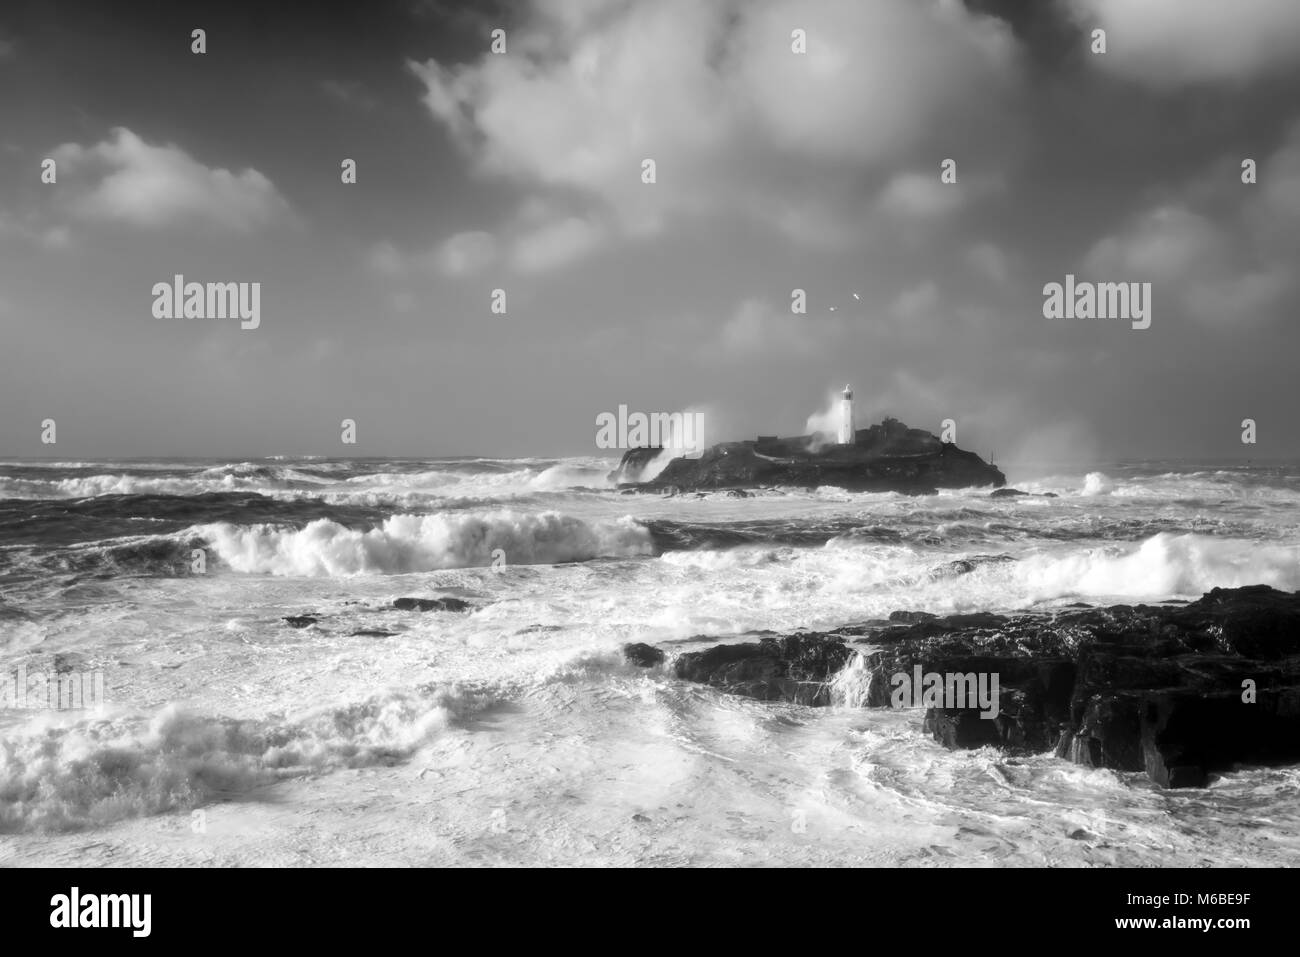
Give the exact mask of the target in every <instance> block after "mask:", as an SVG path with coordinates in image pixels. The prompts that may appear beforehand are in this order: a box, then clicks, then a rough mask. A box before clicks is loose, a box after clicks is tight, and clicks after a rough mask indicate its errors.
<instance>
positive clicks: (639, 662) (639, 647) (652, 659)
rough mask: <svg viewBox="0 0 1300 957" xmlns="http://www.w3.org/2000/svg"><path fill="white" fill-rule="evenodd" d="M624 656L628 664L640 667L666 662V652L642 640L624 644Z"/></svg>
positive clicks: (651, 666) (649, 666) (650, 666)
mask: <svg viewBox="0 0 1300 957" xmlns="http://www.w3.org/2000/svg"><path fill="white" fill-rule="evenodd" d="M623 657H624V658H625V659H626V660H627V663H628V664H630V665H636V666H637V667H638V668H653V667H654V666H655V665H661V664H663V662H664V653H663V652H662V651H661V650H660V649H658V648H656V647H655V646H654V645H647V644H643V643H641V642H636V643H634V644H627V645H624V646H623Z"/></svg>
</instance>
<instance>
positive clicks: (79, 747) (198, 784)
mask: <svg viewBox="0 0 1300 957" xmlns="http://www.w3.org/2000/svg"><path fill="white" fill-rule="evenodd" d="M497 700H498V698H497V697H496V695H495V694H493V693H490V692H488V691H484V690H479V689H474V688H465V687H459V686H455V685H452V686H430V687H426V688H421V689H417V690H415V691H409V692H398V691H390V692H386V693H383V694H380V695H376V696H374V697H372V698H369V699H367V700H364V701H361V702H358V703H355V704H350V705H346V706H343V707H332V708H321V709H318V710H315V711H312V712H308V713H305V714H303V715H300V716H297V717H294V718H289V719H270V720H263V721H256V720H236V719H233V718H223V717H210V716H205V715H201V714H196V713H191V712H188V711H186V710H184V709H183V708H181V707H179V706H177V705H175V704H173V705H168V706H167V707H165V708H163V709H162V710H161V711H159V712H158V713H157V714H156V715H154V716H153V718H152V719H148V720H146V719H143V718H139V717H114V718H104V719H82V720H80V721H77V722H76V723H73V724H59V723H57V721H55V720H52V719H37V720H36V721H34V722H32V723H31V725H29V726H28V727H26V728H24V729H23V730H22V731H19V732H10V733H8V734H6V736H5V738H4V739H3V741H0V831H4V832H11V833H12V832H15V831H24V830H68V829H74V828H78V827H85V826H90V825H99V824H104V823H106V822H109V821H114V820H120V819H122V818H127V817H138V816H142V815H149V814H157V813H161V812H164V811H168V810H173V809H176V808H186V807H194V806H197V805H200V804H203V803H206V802H208V801H210V800H213V799H214V798H217V797H222V796H229V795H231V794H236V793H240V792H245V791H248V790H250V789H252V788H254V787H257V786H260V785H264V784H270V783H274V782H275V781H278V780H281V779H284V778H286V777H293V776H297V775H301V774H305V773H309V772H315V771H325V770H332V769H338V768H358V767H368V766H373V765H383V764H392V763H395V762H397V761H401V760H404V759H405V758H407V757H409V756H410V755H411V754H412V753H413V752H414V751H415V750H416V749H417V748H419V747H420V746H421V745H422V744H424V743H426V742H427V741H429V740H430V739H431V738H432V737H434V736H435V735H437V734H438V733H439V732H441V731H443V730H444V729H445V728H447V726H448V725H449V724H451V723H452V722H454V721H455V720H456V719H457V718H459V717H463V716H465V715H466V714H468V713H472V712H474V711H478V710H481V709H482V708H484V707H487V706H490V705H491V704H493V703H495V702H496V701H497Z"/></svg>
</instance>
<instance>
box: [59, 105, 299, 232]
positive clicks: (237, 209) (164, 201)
mask: <svg viewBox="0 0 1300 957" xmlns="http://www.w3.org/2000/svg"><path fill="white" fill-rule="evenodd" d="M53 156H54V159H55V160H56V161H57V162H58V164H59V173H60V184H61V185H62V184H64V183H66V184H68V185H69V186H73V184H75V183H78V182H82V181H85V179H86V175H85V171H90V173H91V174H92V175H98V176H99V177H100V178H99V180H98V183H96V184H95V185H93V186H91V187H90V188H88V189H78V191H77V192H76V193H75V194H74V196H73V199H72V200H71V209H72V211H73V213H74V214H75V215H77V216H79V217H81V218H84V219H89V220H102V221H108V222H121V223H126V224H129V225H132V226H137V227H141V228H158V227H166V226H173V225H177V224H182V223H205V224H210V225H215V226H218V227H221V228H225V229H230V230H234V231H236V232H251V231H253V230H256V229H259V228H261V227H263V226H266V225H267V224H269V223H271V222H272V221H273V220H274V219H275V218H276V217H277V216H279V215H282V214H283V213H285V212H287V210H288V204H287V203H286V202H285V200H284V199H283V197H281V196H280V194H279V192H278V191H277V190H276V188H275V186H274V185H272V183H271V181H270V180H268V179H267V178H266V177H265V176H263V175H262V174H261V173H259V172H258V171H257V170H255V169H246V170H243V171H242V172H240V173H232V172H231V171H229V170H225V169H212V168H210V167H207V166H204V165H203V164H202V163H200V162H198V161H197V160H195V159H194V158H192V157H191V156H190V155H189V154H188V153H186V152H185V151H184V150H182V149H180V148H179V147H177V146H174V145H166V146H153V145H150V144H149V143H146V142H145V141H144V140H143V139H141V138H140V137H139V136H137V135H136V134H135V133H133V132H131V131H130V130H129V129H126V128H125V127H117V128H116V129H114V130H113V131H112V136H111V137H110V138H109V139H107V140H104V141H103V142H100V143H96V144H95V145H93V146H80V145H78V144H76V143H65V144H64V145H62V146H60V147H58V149H56V150H55V151H54V153H53ZM68 173H74V174H75V176H74V177H69V178H67V179H65V178H64V177H65V176H67V174H68ZM73 188H76V187H75V186H73Z"/></svg>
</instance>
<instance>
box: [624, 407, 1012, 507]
mask: <svg viewBox="0 0 1300 957" xmlns="http://www.w3.org/2000/svg"><path fill="white" fill-rule="evenodd" d="M849 435H850V436H851V438H846V437H841V440H840V441H838V442H837V441H835V440H834V439H833V438H830V437H828V436H825V435H800V436H795V437H793V438H778V437H776V436H759V437H758V438H757V439H754V440H749V441H742V442H723V443H721V444H718V445H714V446H712V447H711V448H709V449H706V450H705V451H704V452H703V454H701V455H700V456H699V457H698V458H690V457H688V456H685V455H683V456H680V457H678V458H674V459H673V460H672V461H670V462H669V463H668V465H667V466H666V467H665V468H664V469H663V471H661V472H660V473H659V474H658V475H656V476H654V477H653V478H652V479H650V480H648V481H642V480H641V477H642V475H643V474H644V473H645V471H646V467H647V466H648V465H649V464H650V463H651V462H653V461H654V460H655V459H657V458H659V457H660V456H661V455H662V454H663V450H662V449H652V448H642V449H630V450H629V451H628V452H626V453H625V454H624V455H623V459H622V461H621V462H620V463H619V466H618V468H617V469H615V470H614V471H613V472H612V473H610V480H611V481H612V482H614V483H616V484H617V485H619V487H620V488H632V489H637V490H642V491H702V490H720V489H749V488H759V487H768V486H794V487H799V488H817V487H818V486H823V485H832V486H836V487H838V488H843V489H846V490H848V491H851V492H903V493H907V494H913V495H926V494H933V493H934V492H936V491H937V490H938V489H941V488H970V487H978V486H992V487H994V488H1001V487H1002V486H1003V485H1005V484H1006V476H1005V475H1003V474H1002V472H1001V471H1000V470H998V469H997V468H994V467H993V466H992V465H990V464H989V463H987V462H985V461H984V460H983V459H981V458H980V457H979V456H978V455H976V454H975V453H974V452H967V451H964V450H963V449H959V448H957V446H956V445H954V444H953V443H951V442H943V441H941V440H940V439H939V438H938V437H937V436H935V435H934V434H932V433H930V432H927V431H926V430H925V429H911V428H908V427H907V426H906V425H904V424H903V423H902V422H900V421H898V420H897V419H893V418H887V419H885V420H884V421H883V422H881V423H880V424H879V425H873V426H871V427H870V428H866V429H857V430H855V431H851V432H850V433H849Z"/></svg>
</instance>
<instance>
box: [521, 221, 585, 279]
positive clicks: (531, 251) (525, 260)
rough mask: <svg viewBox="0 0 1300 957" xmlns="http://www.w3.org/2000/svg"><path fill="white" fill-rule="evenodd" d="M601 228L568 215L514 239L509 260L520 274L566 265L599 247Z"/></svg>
mask: <svg viewBox="0 0 1300 957" xmlns="http://www.w3.org/2000/svg"><path fill="white" fill-rule="evenodd" d="M604 238H605V231H604V229H603V228H602V227H601V226H599V225H598V224H596V223H593V222H591V221H590V220H587V219H583V218H581V217H577V216H570V217H568V218H566V219H562V220H559V221H556V222H551V223H546V224H544V225H542V226H540V227H538V228H535V229H533V230H531V231H530V232H526V233H524V234H522V235H520V236H518V237H517V238H516V239H515V244H514V251H513V260H514V264H515V266H516V268H518V269H519V270H520V271H522V272H544V271H548V270H551V269H556V268H559V267H561V266H566V265H568V264H569V263H571V262H575V261H577V260H578V259H581V258H583V257H584V256H586V255H587V254H588V253H590V252H591V251H592V250H594V249H596V248H597V247H598V246H600V244H601V242H602V241H603V240H604Z"/></svg>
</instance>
